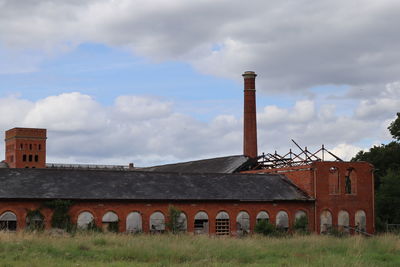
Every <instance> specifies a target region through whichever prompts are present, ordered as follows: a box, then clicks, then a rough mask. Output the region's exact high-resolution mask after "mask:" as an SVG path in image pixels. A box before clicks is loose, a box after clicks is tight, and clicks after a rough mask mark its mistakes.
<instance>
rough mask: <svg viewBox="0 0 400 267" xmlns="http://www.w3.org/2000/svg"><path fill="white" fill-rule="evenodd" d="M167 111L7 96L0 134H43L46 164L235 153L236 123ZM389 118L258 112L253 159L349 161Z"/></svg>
mask: <svg viewBox="0 0 400 267" xmlns="http://www.w3.org/2000/svg"><path fill="white" fill-rule="evenodd" d="M362 106H363V104H362V103H361V104H360V108H361V107H362ZM174 107H175V104H174V103H172V102H169V101H165V100H163V99H157V98H154V97H151V96H120V97H118V98H117V99H116V100H115V102H114V104H113V105H112V106H104V105H101V104H100V103H98V102H97V101H96V100H95V99H94V98H93V97H91V96H89V95H84V94H81V93H78V92H75V93H64V94H60V95H56V96H49V97H46V98H44V99H40V100H38V101H36V102H31V101H27V100H24V99H21V98H18V97H17V96H10V97H6V98H0V114H2V116H1V117H0V131H5V130H7V129H9V128H12V127H16V126H18V127H42V128H47V129H48V149H47V151H48V161H49V162H55V161H58V162H64V163H76V162H79V163H102V164H127V163H128V162H134V163H135V164H136V165H140V166H144V165H153V164H159V163H166V162H174V161H184V160H190V159H201V158H207V157H214V156H223V155H233V154H241V153H242V129H243V128H242V125H243V121H242V118H237V117H235V116H232V115H228V114H221V115H217V116H216V117H215V118H214V119H212V120H211V121H210V122H202V121H199V120H197V119H195V118H193V117H191V116H188V115H185V114H181V113H178V112H176V111H175V110H174ZM385 114H386V113H385ZM393 116H394V114H388V115H385V116H384V119H382V116H381V117H371V118H363V117H359V116H357V115H354V116H344V115H338V114H336V113H335V106H333V105H329V106H322V107H320V108H318V107H317V106H316V105H315V103H314V101H311V100H300V101H297V102H296V103H294V104H293V105H292V106H291V107H288V108H282V107H277V106H266V107H261V109H260V112H259V114H258V143H259V152H260V153H261V152H272V151H274V150H277V151H278V152H281V153H285V152H287V151H288V149H289V148H290V147H291V148H294V149H296V147H295V145H294V144H292V143H291V141H290V140H291V139H294V140H295V141H297V142H298V143H299V144H300V145H301V146H308V148H309V150H310V151H312V150H315V149H317V147H318V146H320V145H322V144H324V145H325V147H327V148H328V149H331V150H332V151H333V152H334V153H335V154H337V155H338V156H340V157H343V158H344V159H349V158H351V157H352V156H354V154H355V153H356V152H357V151H358V150H359V149H361V147H363V148H365V147H368V146H370V145H373V144H375V143H380V142H379V141H376V140H390V136H389V135H388V134H387V126H388V124H389V122H390V121H391V120H393V119H394V117H393ZM371 140H373V141H371ZM371 142H373V143H371ZM1 151H3V153H4V147H3V146H0V153H2V152H1Z"/></svg>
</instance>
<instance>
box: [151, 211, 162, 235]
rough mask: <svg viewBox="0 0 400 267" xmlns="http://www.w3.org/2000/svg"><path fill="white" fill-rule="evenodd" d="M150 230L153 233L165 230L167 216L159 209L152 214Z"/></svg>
mask: <svg viewBox="0 0 400 267" xmlns="http://www.w3.org/2000/svg"><path fill="white" fill-rule="evenodd" d="M150 231H151V232H153V233H162V232H164V231H165V217H164V214H162V213H161V212H159V211H156V212H154V213H153V214H151V216H150Z"/></svg>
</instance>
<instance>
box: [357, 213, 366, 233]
mask: <svg viewBox="0 0 400 267" xmlns="http://www.w3.org/2000/svg"><path fill="white" fill-rule="evenodd" d="M355 226H356V229H358V230H360V231H363V232H366V231H367V216H366V214H365V211H363V210H359V211H357V212H356V216H355Z"/></svg>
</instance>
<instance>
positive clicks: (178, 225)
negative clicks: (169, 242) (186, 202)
mask: <svg viewBox="0 0 400 267" xmlns="http://www.w3.org/2000/svg"><path fill="white" fill-rule="evenodd" d="M181 213H182V211H181V210H180V209H178V208H176V207H174V206H172V205H171V206H169V207H168V222H167V224H166V225H167V227H168V229H169V230H170V231H171V232H172V233H173V234H178V233H180V232H182V231H184V221H182V220H181V217H180V216H181Z"/></svg>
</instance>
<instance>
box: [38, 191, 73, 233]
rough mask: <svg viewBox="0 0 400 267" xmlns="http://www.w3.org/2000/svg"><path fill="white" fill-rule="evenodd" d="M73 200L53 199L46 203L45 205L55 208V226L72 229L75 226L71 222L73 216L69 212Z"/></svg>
mask: <svg viewBox="0 0 400 267" xmlns="http://www.w3.org/2000/svg"><path fill="white" fill-rule="evenodd" d="M71 205H72V202H71V201H70V200H61V199H56V200H51V201H47V202H45V203H44V206H46V207H47V208H50V209H52V210H53V216H52V218H51V226H52V227H53V228H58V229H64V230H66V231H72V230H73V229H74V228H75V226H74V225H73V224H72V223H71V217H70V216H69V214H68V211H69V208H70V207H71Z"/></svg>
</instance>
